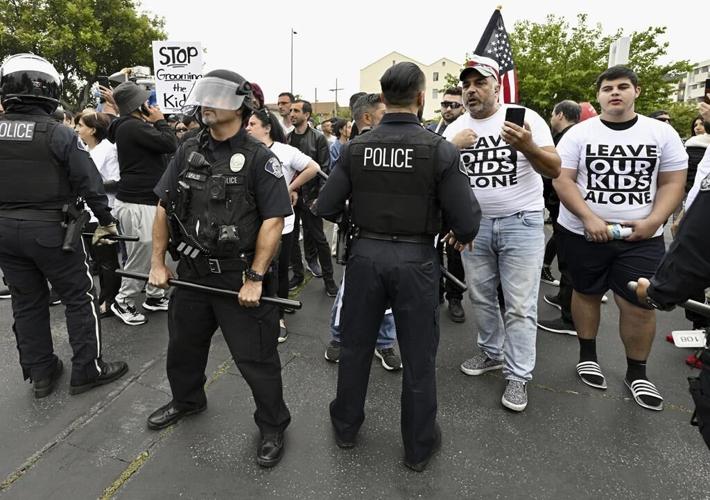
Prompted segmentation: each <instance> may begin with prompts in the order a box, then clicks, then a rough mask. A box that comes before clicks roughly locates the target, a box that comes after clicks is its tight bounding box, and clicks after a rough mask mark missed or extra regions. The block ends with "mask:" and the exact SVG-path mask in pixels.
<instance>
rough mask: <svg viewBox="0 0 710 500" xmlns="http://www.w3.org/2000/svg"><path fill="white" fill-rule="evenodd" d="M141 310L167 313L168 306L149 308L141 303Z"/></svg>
mask: <svg viewBox="0 0 710 500" xmlns="http://www.w3.org/2000/svg"><path fill="white" fill-rule="evenodd" d="M143 309H147V310H149V311H167V310H168V306H151V305H149V304H146V303H145V302H143Z"/></svg>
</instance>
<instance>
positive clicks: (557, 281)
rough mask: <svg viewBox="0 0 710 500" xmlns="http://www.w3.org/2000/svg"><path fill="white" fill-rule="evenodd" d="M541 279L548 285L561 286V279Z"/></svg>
mask: <svg viewBox="0 0 710 500" xmlns="http://www.w3.org/2000/svg"><path fill="white" fill-rule="evenodd" d="M540 281H542V282H543V283H547V284H548V285H552V286H560V280H553V281H550V280H544V279H542V278H540Z"/></svg>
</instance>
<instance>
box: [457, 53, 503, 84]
mask: <svg viewBox="0 0 710 500" xmlns="http://www.w3.org/2000/svg"><path fill="white" fill-rule="evenodd" d="M471 71H478V72H479V73H480V74H482V75H483V76H492V77H493V78H495V80H496V81H497V82H500V75H499V73H500V67H499V66H498V63H497V62H496V61H495V60H493V59H491V58H490V57H484V56H479V55H476V54H474V55H473V56H471V59H470V60H469V61H466V64H465V66H464V68H463V69H462V70H461V75H459V80H461V81H463V80H464V79H465V78H466V77H467V75H468V74H469V72H471Z"/></svg>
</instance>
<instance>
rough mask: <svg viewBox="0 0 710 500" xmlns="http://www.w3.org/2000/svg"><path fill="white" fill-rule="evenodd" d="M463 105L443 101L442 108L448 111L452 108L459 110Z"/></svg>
mask: <svg viewBox="0 0 710 500" xmlns="http://www.w3.org/2000/svg"><path fill="white" fill-rule="evenodd" d="M461 106H463V104H461V103H460V102H452V101H441V107H442V108H444V109H446V108H451V109H459V108H460V107H461Z"/></svg>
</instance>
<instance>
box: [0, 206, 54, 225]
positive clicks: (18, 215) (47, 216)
mask: <svg viewBox="0 0 710 500" xmlns="http://www.w3.org/2000/svg"><path fill="white" fill-rule="evenodd" d="M0 217H4V218H6V219H16V220H31V221H43V222H63V221H64V213H63V212H62V211H61V210H35V209H31V208H16V209H0Z"/></svg>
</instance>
